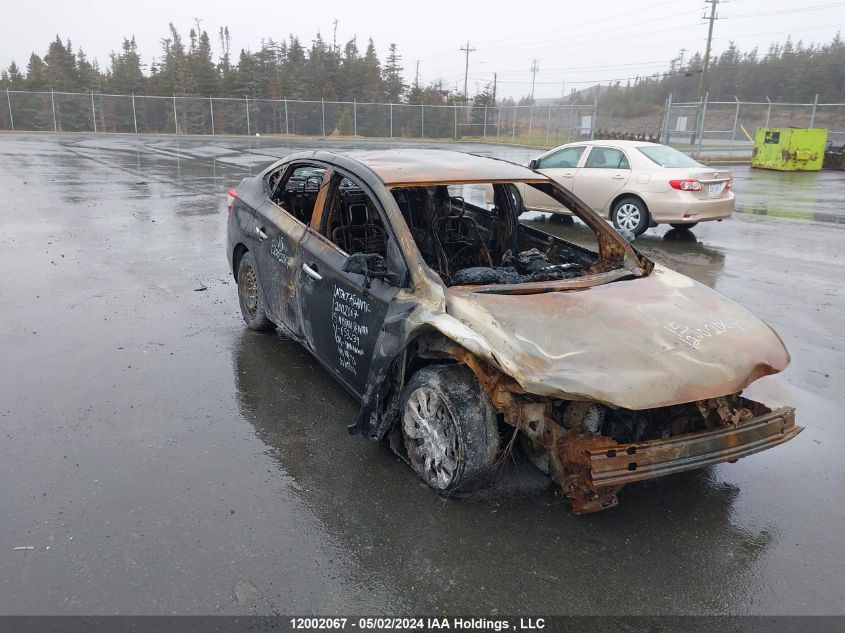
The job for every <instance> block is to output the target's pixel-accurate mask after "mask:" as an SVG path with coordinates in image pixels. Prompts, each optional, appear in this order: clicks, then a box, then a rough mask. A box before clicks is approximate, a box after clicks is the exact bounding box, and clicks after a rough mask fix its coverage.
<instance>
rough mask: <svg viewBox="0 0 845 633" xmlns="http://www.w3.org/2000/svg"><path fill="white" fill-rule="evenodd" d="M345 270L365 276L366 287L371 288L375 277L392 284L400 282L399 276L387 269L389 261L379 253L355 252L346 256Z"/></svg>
mask: <svg viewBox="0 0 845 633" xmlns="http://www.w3.org/2000/svg"><path fill="white" fill-rule="evenodd" d="M343 272H345V273H354V274H356V275H362V276H363V277H364V288H369V287H370V285H371V284H372V281H373V279H379V280H381V281H383V282H385V283H387V284H390V285H392V286H395V285H398V284H399V277H398V275H396V273H392V272H390V271H389V270H388V269H387V262H386V261H385V259H384V257H382V256H381V255H379V254H378V253H353V254H352V255H350V256H349V257H347V258H346V263H345V264H344V265H343Z"/></svg>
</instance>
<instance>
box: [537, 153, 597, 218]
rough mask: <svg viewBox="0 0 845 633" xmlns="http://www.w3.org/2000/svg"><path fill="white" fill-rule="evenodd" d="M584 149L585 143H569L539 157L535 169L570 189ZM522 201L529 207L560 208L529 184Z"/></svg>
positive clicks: (554, 201) (558, 204) (551, 209)
mask: <svg viewBox="0 0 845 633" xmlns="http://www.w3.org/2000/svg"><path fill="white" fill-rule="evenodd" d="M585 149H586V146H585V145H571V146H568V147H562V148H561V149H558V150H555V151H553V152H550V153H548V154H546V155H545V156H543V157H541V158H540V160H539V161H538V165H537V171H539V172H541V173H543V174H545V175H546V176H548V177H549V178H551V179H552V180H555V181H556V182H558V183H560V184H561V185H562V186H563V187H565V188H566V189H569V190H570V191H572V190H573V181H574V179H575V174H576V173H577V172H578V164H579V162H580V160H581V157H582V154H583V153H584V150H585ZM523 202H524V204H525V206H526V207H527V208H529V209H540V210H549V211H560V210H561V209H562V207H561V206H560V203H559V202H558V201H557V200H555V199H554V198H551V197H549V196H547V195H546V194H544V193H542V192H541V191H538V190H537V189H535V188H534V187H531V186H526V187H525V194H524V195H523Z"/></svg>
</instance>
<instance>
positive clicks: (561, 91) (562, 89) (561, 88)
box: [560, 79, 566, 101]
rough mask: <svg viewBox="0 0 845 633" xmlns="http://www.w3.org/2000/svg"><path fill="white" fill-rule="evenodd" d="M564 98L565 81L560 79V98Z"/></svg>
mask: <svg viewBox="0 0 845 633" xmlns="http://www.w3.org/2000/svg"><path fill="white" fill-rule="evenodd" d="M564 99H566V82H565V81H564V80H563V79H561V80H560V100H561V101H563V100H564Z"/></svg>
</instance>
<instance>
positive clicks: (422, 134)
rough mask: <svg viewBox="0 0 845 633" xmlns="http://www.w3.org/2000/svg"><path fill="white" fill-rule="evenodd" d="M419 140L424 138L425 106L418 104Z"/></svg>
mask: <svg viewBox="0 0 845 633" xmlns="http://www.w3.org/2000/svg"><path fill="white" fill-rule="evenodd" d="M420 138H425V104H424V103H421V104H420Z"/></svg>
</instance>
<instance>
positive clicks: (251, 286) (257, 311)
mask: <svg viewBox="0 0 845 633" xmlns="http://www.w3.org/2000/svg"><path fill="white" fill-rule="evenodd" d="M238 303H239V304H240V306H241V314H242V315H243V318H244V322H245V323H246V326H247V327H248V328H249V329H250V330H256V331H266V330H272V329H274V328H275V327H276V326H275V324H274V323H273V322H272V321H271V320H270V319H269V318H268V317H267V313H266V311H265V305H266V303H265V301H264V293H263V292H262V291H261V284H260V283H259V281H258V272H257V270H256V268H255V259H254V258H253V256H252V253H250V252H249V251H247V252H246V253H244V255H243V257H241V261H240V263H239V264H238Z"/></svg>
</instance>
